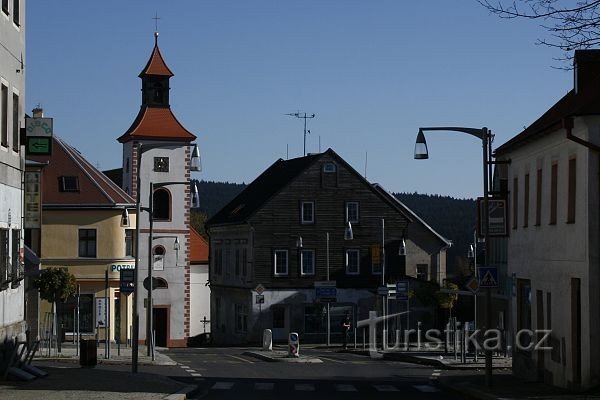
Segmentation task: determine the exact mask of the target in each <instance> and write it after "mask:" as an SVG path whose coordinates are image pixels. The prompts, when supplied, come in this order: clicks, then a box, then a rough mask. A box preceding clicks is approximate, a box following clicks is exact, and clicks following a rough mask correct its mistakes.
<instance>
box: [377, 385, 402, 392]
mask: <svg viewBox="0 0 600 400" xmlns="http://www.w3.org/2000/svg"><path fill="white" fill-rule="evenodd" d="M373 387H374V388H375V389H376V390H377V391H378V392H397V391H398V388H397V387H396V386H392V385H373Z"/></svg>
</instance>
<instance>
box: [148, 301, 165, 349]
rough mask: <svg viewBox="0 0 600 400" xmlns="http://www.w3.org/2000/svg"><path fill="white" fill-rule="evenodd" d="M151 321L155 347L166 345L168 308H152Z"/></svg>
mask: <svg viewBox="0 0 600 400" xmlns="http://www.w3.org/2000/svg"><path fill="white" fill-rule="evenodd" d="M152 322H153V325H154V334H155V340H156V342H155V343H154V345H155V346H156V347H167V343H168V340H169V335H168V333H169V310H168V309H167V308H154V309H152Z"/></svg>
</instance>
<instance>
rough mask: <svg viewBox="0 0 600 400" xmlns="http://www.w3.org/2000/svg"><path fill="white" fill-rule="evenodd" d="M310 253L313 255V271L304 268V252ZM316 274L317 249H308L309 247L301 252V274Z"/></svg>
mask: <svg viewBox="0 0 600 400" xmlns="http://www.w3.org/2000/svg"><path fill="white" fill-rule="evenodd" d="M305 253H307V254H310V255H311V261H312V262H311V268H312V272H305V270H304V254H305ZM314 274H315V251H314V250H308V249H303V250H302V251H301V252H300V275H302V276H312V275H314Z"/></svg>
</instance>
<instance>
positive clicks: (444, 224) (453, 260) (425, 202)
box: [198, 181, 476, 273]
mask: <svg viewBox="0 0 600 400" xmlns="http://www.w3.org/2000/svg"><path fill="white" fill-rule="evenodd" d="M245 187H246V185H245V184H243V183H242V184H240V183H229V182H211V181H199V182H198V192H199V194H200V211H201V212H202V213H204V214H206V215H207V216H208V217H209V218H210V217H211V216H213V215H214V214H215V213H216V212H217V211H219V210H220V209H221V208H222V207H223V206H225V205H226V204H227V203H228V202H229V201H231V200H232V199H233V198H234V197H235V196H237V195H238V194H239V193H240V192H241V191H242V190H243V189H244V188H245ZM394 196H396V197H397V198H398V199H400V201H402V202H403V203H404V204H406V206H408V207H409V208H410V209H411V210H413V211H414V212H415V213H416V214H417V215H419V217H421V218H422V219H423V220H424V221H425V222H427V223H428V224H429V225H430V226H431V227H432V228H433V229H435V230H436V231H437V232H438V233H439V234H441V235H442V236H444V237H446V238H447V239H449V240H451V241H452V243H453V244H452V247H451V248H450V249H449V250H448V272H449V273H451V272H453V271H455V270H456V267H457V265H459V264H462V263H464V261H465V257H466V254H467V249H468V247H469V244H470V243H471V242H472V241H473V229H474V228H475V216H476V202H475V200H471V199H455V198H452V197H449V196H440V195H428V194H418V193H394Z"/></svg>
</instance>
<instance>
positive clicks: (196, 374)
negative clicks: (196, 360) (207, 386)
mask: <svg viewBox="0 0 600 400" xmlns="http://www.w3.org/2000/svg"><path fill="white" fill-rule="evenodd" d="M192 376H202V374H199V373H197V372H195V373H193V374H192Z"/></svg>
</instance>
